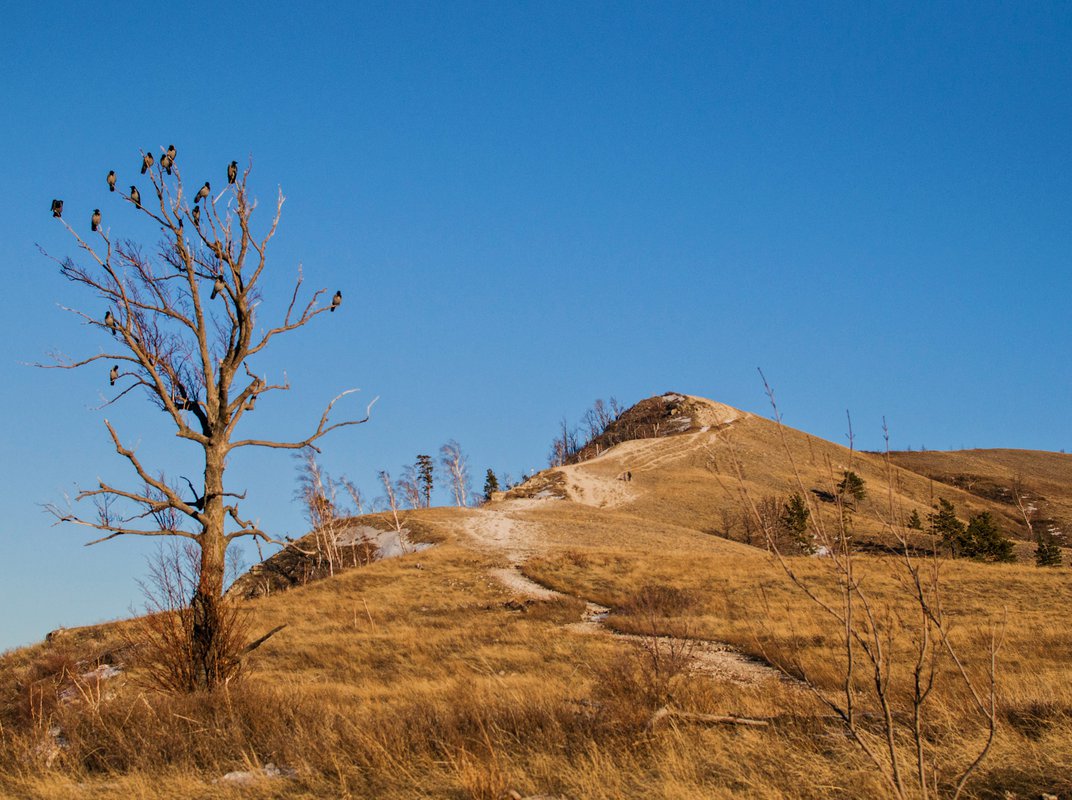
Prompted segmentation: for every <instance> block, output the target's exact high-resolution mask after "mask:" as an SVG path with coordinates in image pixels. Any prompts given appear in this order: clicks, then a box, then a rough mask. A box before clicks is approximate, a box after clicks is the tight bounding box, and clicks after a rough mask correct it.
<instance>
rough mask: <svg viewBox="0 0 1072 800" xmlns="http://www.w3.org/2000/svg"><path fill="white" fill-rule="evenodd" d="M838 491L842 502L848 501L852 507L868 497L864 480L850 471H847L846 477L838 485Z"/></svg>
mask: <svg viewBox="0 0 1072 800" xmlns="http://www.w3.org/2000/svg"><path fill="white" fill-rule="evenodd" d="M837 490H838V494H839V495H840V496H841V498H842V500H845V501H847V502H848V503H849V504H850V505H855V504H856V503H857V502H859V501H860V500H863V499H864V498H865V497H867V489H865V488H864V479H863V478H861V477H860V476H859V475H857V474H856V473H855V472H853V471H852V470H848V469H847V470H845V472H844V477H843V478H842V479H841V482H840V483H839V484H838V485H837Z"/></svg>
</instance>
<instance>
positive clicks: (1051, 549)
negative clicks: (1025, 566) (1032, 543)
mask: <svg viewBox="0 0 1072 800" xmlns="http://www.w3.org/2000/svg"><path fill="white" fill-rule="evenodd" d="M1061 561H1062V558H1061V546H1060V545H1059V544H1058V543H1057V537H1056V536H1054V535H1053V534H1052V533H1050V532H1049V531H1040V532H1039V535H1038V546H1037V547H1035V563H1036V564H1037V565H1038V566H1040V567H1059V566H1061Z"/></svg>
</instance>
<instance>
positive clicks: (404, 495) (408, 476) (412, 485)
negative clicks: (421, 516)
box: [395, 464, 424, 508]
mask: <svg viewBox="0 0 1072 800" xmlns="http://www.w3.org/2000/svg"><path fill="white" fill-rule="evenodd" d="M395 490H396V491H397V493H398V495H399V496H400V498H401V499H402V502H404V503H405V504H406V505H407V506H409V507H410V508H421V507H423V505H424V494H423V492H422V491H421V484H420V475H419V474H418V467H417V465H416V464H407V465H406V466H405V467H403V468H402V477H401V478H399V479H398V480H397V481H395Z"/></svg>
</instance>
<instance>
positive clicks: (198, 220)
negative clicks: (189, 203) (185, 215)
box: [190, 206, 201, 225]
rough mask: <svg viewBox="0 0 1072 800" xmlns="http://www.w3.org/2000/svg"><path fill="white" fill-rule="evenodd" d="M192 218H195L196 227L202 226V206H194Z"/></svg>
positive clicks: (191, 213)
mask: <svg viewBox="0 0 1072 800" xmlns="http://www.w3.org/2000/svg"><path fill="white" fill-rule="evenodd" d="M190 216H191V217H193V218H194V225H200V224H201V206H194V210H193V211H191V212H190Z"/></svg>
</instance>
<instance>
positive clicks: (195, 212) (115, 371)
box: [52, 144, 342, 410]
mask: <svg viewBox="0 0 1072 800" xmlns="http://www.w3.org/2000/svg"><path fill="white" fill-rule="evenodd" d="M176 155H177V151H176V150H175V145H173V144H169V145H168V149H167V150H166V151H165V152H164V154H163V155H162V156H160V167H161V169H163V170H164V171H165V172H167V174H168V175H170V174H171V168H172V167H173V166H174V165H175V156H176ZM155 163H156V159H154V158H153V154H152V153H151V152H146V153H145V154H144V155H143V156H142V157H141V174H142V175H144V174H145V173H146V172H148V171H149V170H150V169H152V167H153V165H154V164H155ZM107 180H108V191H109V192H114V191H115V182H116V176H115V170H114V169H112V170H108V179H107ZM237 180H238V162H237V161H232V162H231V163H230V164H228V165H227V183H228V185H230V184H233V183H236V182H237ZM211 194H212V186H211V184H209V182H208V181H205V185H204V186H202V187H201V188H200V189H199V190H198V191H197V194H195V195H194V207H193V209H191V211H190V217H191V218H192V219H193V221H194V225H195V226H198V227H200V225H201V205H200V203H201V201H202V200H207V199H208V198H209V196H210V195H211ZM130 202H132V203H133V204H134V205H135V207H137V208H139V209H140V208H141V192H139V191H138V187H137V186H131V187H130ZM52 216H53V217H55V218H56V219H59V218H61V217H62V216H63V201H62V200H53V201H52ZM100 224H101V211H100V209H99V208H95V209H93V214H92V215H91V216H90V218H89V227H90V230H91V231H93V232H97V231H99V230H100ZM179 227H180V228H181V227H182V217H179ZM217 244H218V243H217ZM226 290H227V283H226V282H225V281H224V280H223V275H222V274H219V273H217V275H216V279H215V281H214V282H213V284H212V294H211V295H210V297H209V299H210V300H215V299H216V297H217V296H218V295H220V294H222V293H224V292H225V291H226ZM340 305H342V292H341V291H337V292H335V295H334V296H333V297H332V298H331V306H330V310H331V312H332V313H335V309H336V308H338V307H339V306H340ZM104 326H105V327H106V328H107V329H108V330H109V331H111V334H112V336H115V335H116V334H115V329H116V319H115V315H114V314H112V311H111V309H108V311H106V312H105V313H104ZM117 380H119V365H118V364H116V365H115V366H113V367H112V371H111V372H109V373H108V381H109V383H110V384H111V385H112V386H115V382H116V381H117ZM253 399H254V400H255V399H256V395H254V396H253ZM247 409H248V410H252V409H253V402H252V401H251V402H250V403H249V404H248V406H247Z"/></svg>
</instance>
